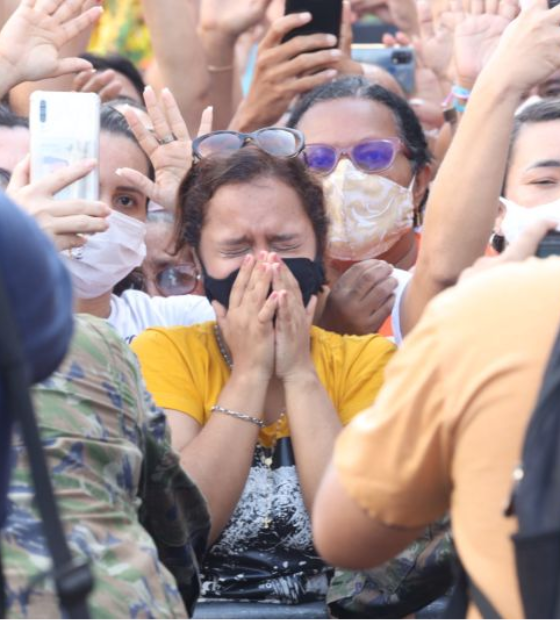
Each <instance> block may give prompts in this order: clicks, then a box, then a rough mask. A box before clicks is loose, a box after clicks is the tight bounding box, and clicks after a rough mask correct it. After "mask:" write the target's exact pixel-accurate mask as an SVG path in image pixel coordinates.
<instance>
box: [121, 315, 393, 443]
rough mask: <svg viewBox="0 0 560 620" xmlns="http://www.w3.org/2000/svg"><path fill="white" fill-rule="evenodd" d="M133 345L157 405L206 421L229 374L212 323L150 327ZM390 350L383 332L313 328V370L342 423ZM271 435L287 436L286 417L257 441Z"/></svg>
mask: <svg viewBox="0 0 560 620" xmlns="http://www.w3.org/2000/svg"><path fill="white" fill-rule="evenodd" d="M131 346H132V349H133V350H134V352H135V353H136V354H137V355H138V358H139V359H140V364H141V366H142V372H143V374H144V378H145V380H146V384H147V386H148V390H149V391H150V392H151V393H152V395H153V397H154V399H155V402H156V403H157V405H158V406H159V407H162V408H164V409H174V410H176V411H181V412H183V413H185V414H187V415H190V416H191V417H192V418H194V419H195V420H196V421H197V422H198V423H199V424H201V425H204V424H205V423H206V422H207V421H208V418H209V416H210V410H211V408H212V406H213V405H215V404H216V403H217V402H218V399H219V395H220V392H221V391H222V389H223V388H224V386H225V384H226V382H227V380H228V378H229V376H230V370H229V368H228V366H227V364H226V362H225V360H224V359H223V357H222V354H221V353H220V349H219V347H218V343H217V341H216V337H215V334H214V323H213V322H210V323H203V324H200V325H193V326H191V327H173V328H168V329H148V330H147V331H145V332H143V333H142V334H140V336H138V337H137V338H136V339H135V340H134V341H133V342H132V345H131ZM394 351H395V347H394V345H393V344H392V343H391V342H389V341H388V340H386V339H385V338H383V337H382V336H378V335H370V336H340V335H338V334H334V333H331V332H327V331H324V330H322V329H319V328H318V327H312V328H311V355H312V358H313V362H314V364H315V369H316V371H317V375H318V376H319V379H320V381H321V383H322V384H323V386H324V387H325V389H326V390H327V393H328V394H329V396H330V398H331V401H332V402H333V404H334V407H335V409H336V411H337V412H338V415H339V418H340V421H341V422H342V424H347V423H348V422H349V421H350V420H351V419H352V418H353V417H354V416H355V415H356V414H357V413H359V412H360V411H362V410H363V409H365V408H366V407H369V406H370V405H371V404H372V403H373V401H374V400H375V397H376V396H377V392H378V391H379V389H380V387H381V384H382V383H383V374H384V372H383V371H384V368H385V366H386V365H387V363H388V362H389V360H390V359H391V357H392V355H393V353H394ZM273 435H275V436H276V438H277V439H280V438H282V437H286V436H288V435H289V429H288V425H287V420H286V417H284V418H283V424H282V425H281V427H280V428H279V429H277V428H276V425H271V426H269V427H266V428H264V429H262V430H261V434H260V440H261V442H262V443H263V444H265V445H270V440H271V437H272V436H273Z"/></svg>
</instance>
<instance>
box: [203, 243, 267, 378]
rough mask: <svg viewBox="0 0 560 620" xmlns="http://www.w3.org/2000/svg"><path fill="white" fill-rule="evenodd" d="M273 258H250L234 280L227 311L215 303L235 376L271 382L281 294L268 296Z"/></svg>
mask: <svg viewBox="0 0 560 620" xmlns="http://www.w3.org/2000/svg"><path fill="white" fill-rule="evenodd" d="M273 261H274V258H273V256H272V255H270V254H269V253H268V252H261V254H260V255H259V256H258V257H257V258H255V257H253V256H252V255H250V254H248V255H247V256H246V257H245V260H244V261H243V264H242V265H241V268H240V270H239V275H238V276H237V279H236V280H235V283H234V285H233V288H232V290H231V296H230V299H229V307H228V309H227V310H226V308H224V307H223V306H222V305H221V304H220V303H218V302H217V301H213V302H212V306H213V308H214V311H215V312H216V320H217V322H218V326H219V328H220V330H221V332H222V335H223V338H224V340H225V342H226V343H227V346H228V348H229V350H230V354H231V358H232V361H233V367H234V372H236V373H239V374H240V376H241V375H246V376H251V377H252V378H259V379H260V380H263V381H269V380H270V378H271V377H272V375H273V373H274V325H273V319H274V316H275V314H276V312H277V309H278V294H277V293H273V294H272V295H270V296H269V291H270V287H271V285H272V282H273V270H272V268H273V264H274V262H273Z"/></svg>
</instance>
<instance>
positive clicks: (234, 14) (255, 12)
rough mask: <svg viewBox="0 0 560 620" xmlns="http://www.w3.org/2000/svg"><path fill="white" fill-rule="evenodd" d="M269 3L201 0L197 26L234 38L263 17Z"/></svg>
mask: <svg viewBox="0 0 560 620" xmlns="http://www.w3.org/2000/svg"><path fill="white" fill-rule="evenodd" d="M270 3H271V0H201V3H200V18H199V28H200V29H201V30H215V31H219V32H222V33H224V34H228V35H229V36H230V37H231V38H233V39H236V38H237V37H239V36H240V35H242V34H243V33H244V32H246V31H247V30H249V29H250V28H253V26H256V25H257V24H260V23H261V22H262V21H263V20H264V19H265V16H266V11H267V9H268V6H269V5H270Z"/></svg>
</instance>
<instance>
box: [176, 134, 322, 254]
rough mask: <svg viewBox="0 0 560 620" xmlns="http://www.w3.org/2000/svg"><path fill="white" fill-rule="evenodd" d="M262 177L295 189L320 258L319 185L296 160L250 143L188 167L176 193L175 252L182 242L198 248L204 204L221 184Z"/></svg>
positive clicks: (204, 212)
mask: <svg viewBox="0 0 560 620" xmlns="http://www.w3.org/2000/svg"><path fill="white" fill-rule="evenodd" d="M266 177H268V178H273V179H277V180H278V181H281V182H283V183H284V184H286V185H287V186H288V187H291V188H292V189H293V190H294V191H295V192H296V194H297V195H298V197H299V199H300V201H301V204H302V207H303V209H304V210H305V213H306V214H307V216H308V217H309V220H310V222H311V225H312V227H313V230H314V231H315V238H316V241H317V257H319V258H320V259H322V258H323V255H324V252H325V248H326V245H327V232H328V218H327V214H326V210H325V199H324V195H323V187H322V184H321V183H320V182H319V181H318V180H316V179H315V178H313V177H312V176H311V173H309V171H308V170H307V168H306V167H305V165H304V164H303V162H301V161H300V160H299V159H296V158H291V159H285V158H280V157H273V156H272V155H268V154H267V153H265V152H264V151H261V150H260V149H258V148H255V147H251V146H249V147H245V148H242V149H240V150H239V151H235V152H233V153H232V154H231V155H228V156H227V157H208V158H205V159H203V160H201V161H200V162H198V163H196V164H195V165H194V166H193V167H192V168H191V169H190V170H189V172H188V173H187V175H186V177H185V178H184V180H183V182H182V183H181V186H180V188H179V193H178V201H177V210H178V219H177V230H176V247H175V251H176V252H179V251H180V250H181V248H182V247H183V245H184V244H185V243H188V244H189V245H190V246H191V247H193V248H194V249H195V250H197V251H198V249H199V247H200V237H201V234H202V227H203V226H204V220H205V217H206V213H207V209H208V203H209V202H210V200H211V199H212V197H213V196H214V194H215V193H216V192H217V191H218V190H219V189H220V188H221V187H224V186H225V185H239V184H242V183H250V182H251V181H254V180H255V179H259V178H266Z"/></svg>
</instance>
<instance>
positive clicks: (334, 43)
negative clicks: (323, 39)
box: [327, 34, 336, 45]
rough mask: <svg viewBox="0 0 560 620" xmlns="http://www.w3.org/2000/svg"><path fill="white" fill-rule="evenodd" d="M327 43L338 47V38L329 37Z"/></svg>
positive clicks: (330, 35)
mask: <svg viewBox="0 0 560 620" xmlns="http://www.w3.org/2000/svg"><path fill="white" fill-rule="evenodd" d="M327 43H328V45H336V37H335V36H334V34H329V35H327Z"/></svg>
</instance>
